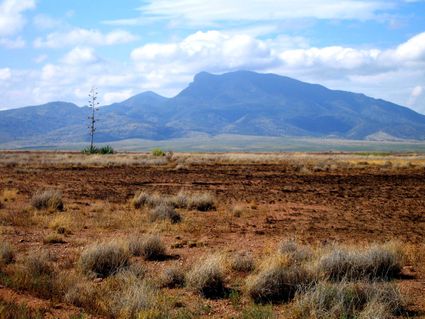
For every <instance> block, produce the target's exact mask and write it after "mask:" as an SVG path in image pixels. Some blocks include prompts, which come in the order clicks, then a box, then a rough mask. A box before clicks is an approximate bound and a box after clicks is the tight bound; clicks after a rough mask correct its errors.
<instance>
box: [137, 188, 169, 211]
mask: <svg viewBox="0 0 425 319" xmlns="http://www.w3.org/2000/svg"><path fill="white" fill-rule="evenodd" d="M166 204H168V200H167V199H166V198H164V197H161V196H159V195H156V194H153V195H152V194H148V193H146V192H144V191H141V192H138V193H136V194H135V195H134V197H133V199H132V201H131V205H132V206H133V207H134V208H136V209H139V208H142V207H144V206H148V207H155V206H159V205H166Z"/></svg>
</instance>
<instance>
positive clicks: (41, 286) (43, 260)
mask: <svg viewBox="0 0 425 319" xmlns="http://www.w3.org/2000/svg"><path fill="white" fill-rule="evenodd" d="M9 271H10V272H9V273H8V276H9V280H8V282H7V285H8V286H10V287H11V288H13V289H15V290H18V291H29V292H31V293H32V294H34V295H35V296H37V297H40V298H45V299H57V298H59V297H60V295H61V287H62V286H61V283H60V281H59V280H58V274H57V272H56V270H55V268H54V267H53V264H52V263H51V257H50V255H49V254H48V253H47V252H33V253H31V254H30V255H29V256H27V257H26V258H25V259H24V262H23V264H22V265H15V266H14V268H12V270H9Z"/></svg>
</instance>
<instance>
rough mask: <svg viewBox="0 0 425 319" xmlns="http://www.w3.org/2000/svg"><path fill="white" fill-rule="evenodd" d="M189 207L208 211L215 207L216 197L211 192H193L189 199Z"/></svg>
mask: <svg viewBox="0 0 425 319" xmlns="http://www.w3.org/2000/svg"><path fill="white" fill-rule="evenodd" d="M188 208H189V209H196V210H199V211H201V212H206V211H209V210H214V209H215V199H214V197H213V196H212V195H211V194H210V193H201V194H193V195H192V196H191V197H190V198H189V201H188Z"/></svg>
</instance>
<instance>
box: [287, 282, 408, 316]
mask: <svg viewBox="0 0 425 319" xmlns="http://www.w3.org/2000/svg"><path fill="white" fill-rule="evenodd" d="M402 304H403V301H402V299H401V296H400V293H399V292H398V290H397V289H396V288H395V286H393V285H390V284H377V283H374V284H370V283H361V282H360V283H350V282H340V283H336V284H335V283H329V282H321V283H319V284H318V285H316V286H315V287H313V288H312V289H311V290H309V291H307V292H306V293H305V294H304V295H299V296H298V297H297V301H296V303H295V314H296V317H298V318H318V319H322V318H323V319H325V318H326V319H327V318H329V319H339V318H389V317H390V315H391V314H395V313H397V312H399V311H400V310H401V309H402Z"/></svg>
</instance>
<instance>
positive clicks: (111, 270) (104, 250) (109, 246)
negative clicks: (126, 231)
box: [79, 241, 130, 278]
mask: <svg viewBox="0 0 425 319" xmlns="http://www.w3.org/2000/svg"><path fill="white" fill-rule="evenodd" d="M79 264H80V267H81V270H82V271H83V273H85V274H86V275H94V276H97V277H101V278H105V277H108V276H110V275H113V274H115V273H117V272H118V271H120V270H122V269H123V268H127V267H128V266H129V264H130V256H129V254H128V252H127V251H126V250H125V249H124V247H123V246H122V245H121V244H119V243H117V242H115V241H112V242H109V243H97V244H93V245H91V246H89V247H87V248H86V249H85V250H84V251H83V252H82V254H81V256H80V260H79Z"/></svg>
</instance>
